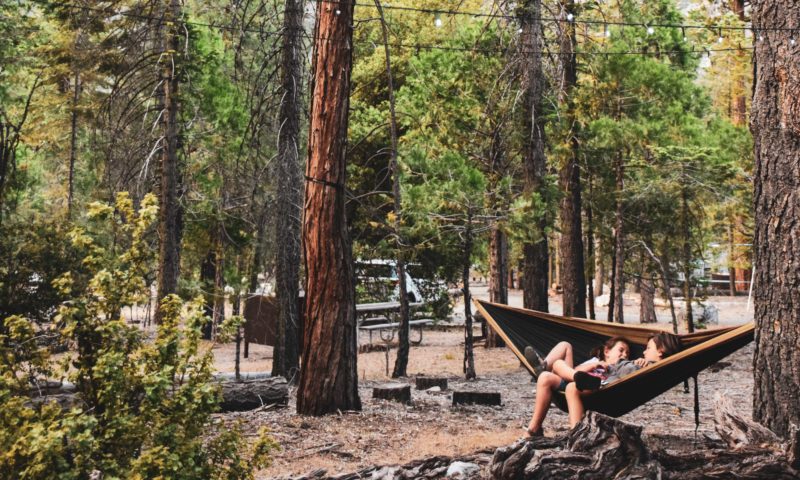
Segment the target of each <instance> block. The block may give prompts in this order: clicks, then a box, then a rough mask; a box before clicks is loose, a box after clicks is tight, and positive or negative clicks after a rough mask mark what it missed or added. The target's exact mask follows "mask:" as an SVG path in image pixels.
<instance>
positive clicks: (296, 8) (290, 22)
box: [272, 0, 305, 379]
mask: <svg viewBox="0 0 800 480" xmlns="http://www.w3.org/2000/svg"><path fill="white" fill-rule="evenodd" d="M304 4H305V1H304V0H286V3H285V5H284V11H283V31H284V35H283V37H282V40H283V48H282V52H281V55H282V61H281V63H282V64H281V89H282V93H283V96H282V98H281V107H280V116H279V122H280V131H279V133H278V159H277V162H278V165H277V167H278V168H277V170H278V185H279V188H278V189H277V191H276V204H277V205H276V210H277V211H276V226H275V250H276V256H275V295H276V299H277V301H278V330H279V335H280V338H279V340H278V343H279V344H280V351H279V352H276V354H275V355H273V356H274V360H273V364H272V375H274V376H279V375H280V376H283V377H286V378H287V379H292V378H293V377H294V374H295V372H297V370H298V369H299V368H300V346H299V345H298V344H297V333H298V332H297V326H298V325H299V324H300V319H299V315H300V312H299V311H298V308H297V307H298V305H297V298H298V296H299V292H300V218H301V215H302V211H301V206H300V202H301V201H302V198H303V192H302V189H303V183H302V179H301V173H300V120H301V114H302V113H301V112H302V106H303V96H304V94H303V57H304V49H303V41H302V37H303V35H304V33H305V32H304V31H303V11H304Z"/></svg>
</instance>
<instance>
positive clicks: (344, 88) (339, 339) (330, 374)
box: [297, 2, 361, 415]
mask: <svg viewBox="0 0 800 480" xmlns="http://www.w3.org/2000/svg"><path fill="white" fill-rule="evenodd" d="M354 6H355V5H354V2H342V3H338V4H331V3H326V2H319V3H317V11H316V18H317V24H316V27H315V29H314V30H315V31H314V38H315V39H316V41H315V43H314V57H313V61H312V66H313V71H314V76H313V78H314V84H313V88H312V91H313V94H312V103H311V115H310V119H311V121H310V125H309V139H308V164H307V165H306V180H307V181H306V190H305V207H304V210H305V211H304V222H303V249H304V251H305V265H306V289H305V291H306V309H305V315H306V319H305V328H304V334H303V353H302V362H301V370H300V382H299V385H298V389H297V413H299V414H301V415H324V414H326V413H331V412H336V411H339V410H360V409H361V400H360V399H359V397H358V376H357V371H356V361H357V356H356V305H355V282H354V279H353V261H352V251H351V245H350V239H349V237H348V233H347V221H346V218H345V172H346V165H347V163H346V157H345V154H346V147H347V124H348V109H349V94H350V72H351V68H352V54H353V50H352V46H353V8H354Z"/></svg>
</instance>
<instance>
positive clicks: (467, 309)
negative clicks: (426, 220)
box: [461, 209, 476, 380]
mask: <svg viewBox="0 0 800 480" xmlns="http://www.w3.org/2000/svg"><path fill="white" fill-rule="evenodd" d="M472 243H473V239H472V210H471V209H467V225H466V231H465V232H464V252H463V257H462V270H461V281H462V283H463V284H464V376H465V377H466V378H467V380H472V379H474V378H475V377H476V375H475V355H474V351H473V345H472V344H473V338H472V296H471V295H470V293H469V268H470V264H471V262H470V258H471V257H472Z"/></svg>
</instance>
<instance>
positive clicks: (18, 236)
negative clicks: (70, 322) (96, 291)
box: [0, 218, 85, 323]
mask: <svg viewBox="0 0 800 480" xmlns="http://www.w3.org/2000/svg"><path fill="white" fill-rule="evenodd" d="M67 229H68V227H67V226H66V225H63V224H60V223H58V222H51V221H47V220H43V219H40V218H35V219H33V220H32V221H30V222H25V223H22V222H20V221H17V220H10V221H7V222H5V223H4V224H2V225H0V238H2V239H3V241H2V242H0V318H6V317H9V316H12V315H20V316H22V317H25V318H28V319H31V320H34V321H36V322H38V323H43V322H47V321H50V320H51V319H52V317H53V315H54V314H55V312H56V307H57V306H58V305H59V304H60V303H61V302H62V301H64V300H67V298H68V297H66V296H64V295H62V294H60V293H59V291H58V290H57V289H56V288H55V287H53V285H52V282H53V280H55V279H56V278H57V277H58V276H60V275H61V274H62V273H63V272H64V270H68V271H71V272H74V275H75V276H76V278H83V277H84V276H85V275H83V274H82V273H81V272H82V270H83V268H82V266H81V258H80V256H79V255H78V253H77V252H76V251H75V249H74V248H73V247H72V245H71V243H70V242H69V240H68V238H67V235H66V233H67Z"/></svg>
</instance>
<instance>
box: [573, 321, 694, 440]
mask: <svg viewBox="0 0 800 480" xmlns="http://www.w3.org/2000/svg"><path fill="white" fill-rule="evenodd" d="M682 348H683V345H682V343H681V339H680V337H678V336H677V335H673V334H671V333H667V332H661V333H656V334H654V335H653V336H652V337H650V339H649V340H648V341H647V348H646V349H645V350H644V353H642V358H637V359H636V360H625V361H622V362H619V363H618V364H617V365H616V366H615V368H613V369H610V370H609V375H608V376H607V377H606V378H605V380H603V381H602V384H606V383H611V382H613V381H615V380H618V379H620V378H622V377H624V376H626V375H630V374H631V373H633V372H635V371H637V370H639V369H640V368H642V367H646V366H648V365H651V364H653V363H656V362H657V361H659V360H663V359H665V358H667V357H669V356H670V355H673V354H675V353H678V352H680V351H681V350H682ZM600 385H601V382H598V383H597V384H596V386H595V383H594V382H592V383H591V384H589V388H582V387H583V386H584V385H580V386H579V385H578V382H577V381H576V382H573V383H570V384H569V385H567V387H566V388H565V390H564V395H565V396H566V398H567V412H568V414H569V426H570V428H573V427H574V426H575V425H577V424H578V422H580V421H581V418H583V414H584V408H583V400H581V390H596V389H598V388H600Z"/></svg>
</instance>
